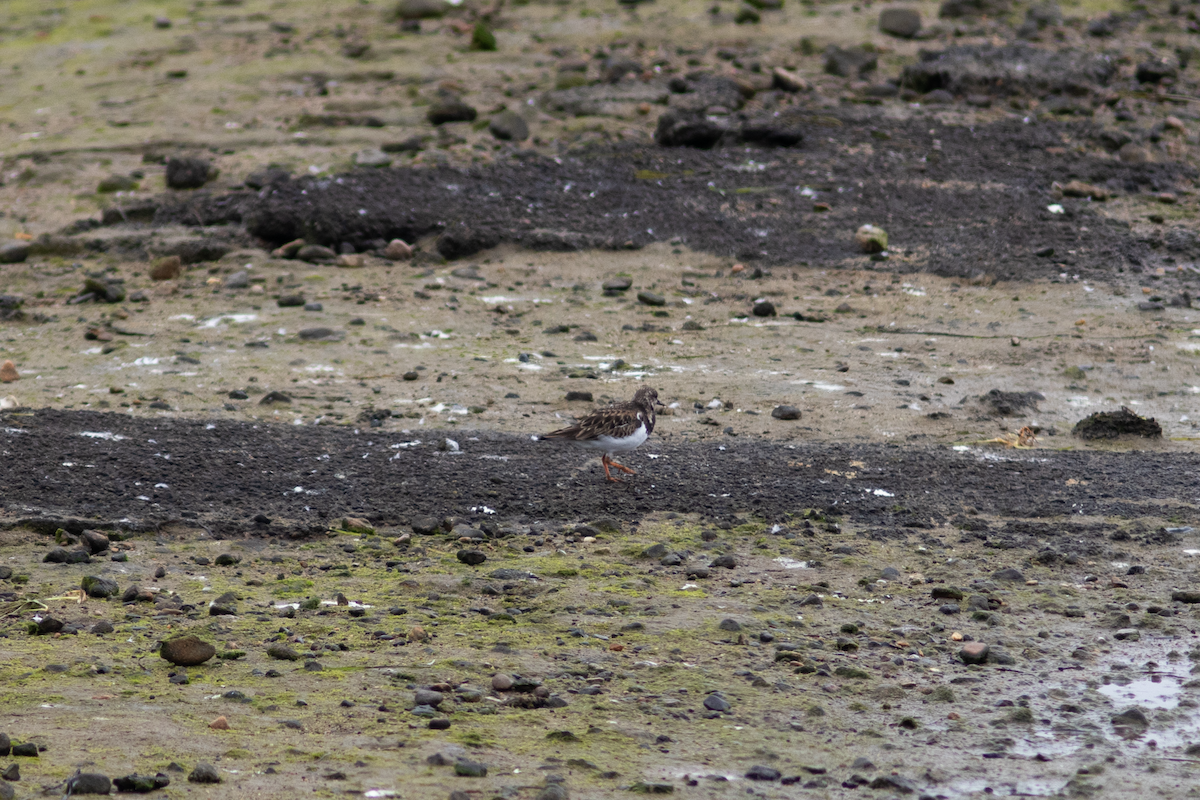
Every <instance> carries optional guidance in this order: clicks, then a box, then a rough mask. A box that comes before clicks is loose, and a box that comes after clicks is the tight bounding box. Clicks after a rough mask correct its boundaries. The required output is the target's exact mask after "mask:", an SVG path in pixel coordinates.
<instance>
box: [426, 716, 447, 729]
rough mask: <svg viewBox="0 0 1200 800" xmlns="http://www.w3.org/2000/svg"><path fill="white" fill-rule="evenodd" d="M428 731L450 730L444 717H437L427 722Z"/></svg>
mask: <svg viewBox="0 0 1200 800" xmlns="http://www.w3.org/2000/svg"><path fill="white" fill-rule="evenodd" d="M429 729H430V730H434V731H444V730H449V729H450V720H448V719H446V718H445V717H437V718H435V719H431V720H429Z"/></svg>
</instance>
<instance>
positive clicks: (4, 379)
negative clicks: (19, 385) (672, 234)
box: [0, 360, 21, 383]
mask: <svg viewBox="0 0 1200 800" xmlns="http://www.w3.org/2000/svg"><path fill="white" fill-rule="evenodd" d="M20 379H21V375H20V373H18V372H17V365H16V364H14V363H13V362H12V361H11V360H6V361H5V362H4V363H3V364H0V383H13V382H15V381H19V380H20Z"/></svg>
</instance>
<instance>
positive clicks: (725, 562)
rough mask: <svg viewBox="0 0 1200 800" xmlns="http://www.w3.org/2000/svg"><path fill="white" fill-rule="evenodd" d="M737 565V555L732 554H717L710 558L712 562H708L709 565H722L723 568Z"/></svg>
mask: <svg viewBox="0 0 1200 800" xmlns="http://www.w3.org/2000/svg"><path fill="white" fill-rule="evenodd" d="M737 565H738V562H737V557H736V556H734V555H733V554H726V555H723V556H717V557H716V558H714V559H713V560H712V563H711V564H709V566H710V567H724V568H725V569H734V568H735V567H737Z"/></svg>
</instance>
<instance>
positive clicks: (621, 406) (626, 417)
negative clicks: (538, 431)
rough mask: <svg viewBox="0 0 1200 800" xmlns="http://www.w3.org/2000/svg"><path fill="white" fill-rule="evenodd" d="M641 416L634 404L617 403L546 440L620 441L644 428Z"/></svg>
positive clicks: (549, 435)
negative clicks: (606, 437) (615, 439)
mask: <svg viewBox="0 0 1200 800" xmlns="http://www.w3.org/2000/svg"><path fill="white" fill-rule="evenodd" d="M639 415H641V416H643V417H644V415H645V412H643V411H642V409H641V408H639V407H638V406H635V405H634V404H633V403H617V404H616V405H612V406H609V407H607V408H601V409H598V410H596V411H593V412H592V413H591V414H588V415H587V416H586V417H584V418H583V419H581V420H579V422H577V423H575V424H574V425H572V426H571V427H569V428H560V429H559V430H556V431H554V432H552V433H548V434H546V435H545V436H544V437H542V438H544V439H574V440H575V441H583V442H586V441H591V440H593V439H597V438H599V437H601V436H612V437H614V438H617V439H620V438H623V437H626V436H629V435H631V434H632V433H633V432H634V431H636V430H637V429H638V428H640V427H641V426H642V419H641V418H640V417H639Z"/></svg>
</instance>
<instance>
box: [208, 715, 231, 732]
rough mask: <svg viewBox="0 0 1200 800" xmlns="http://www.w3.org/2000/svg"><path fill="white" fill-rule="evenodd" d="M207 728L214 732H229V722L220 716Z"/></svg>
mask: <svg viewBox="0 0 1200 800" xmlns="http://www.w3.org/2000/svg"><path fill="white" fill-rule="evenodd" d="M208 727H210V728H212V729H213V730H214V731H227V730H229V720H227V719H225V717H224V716H220V717H217V718H216V719H214V720H213V721H212V722H210V723H208Z"/></svg>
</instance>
